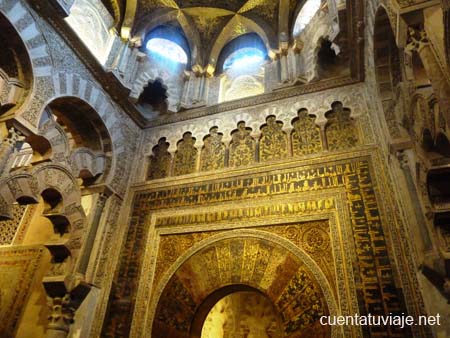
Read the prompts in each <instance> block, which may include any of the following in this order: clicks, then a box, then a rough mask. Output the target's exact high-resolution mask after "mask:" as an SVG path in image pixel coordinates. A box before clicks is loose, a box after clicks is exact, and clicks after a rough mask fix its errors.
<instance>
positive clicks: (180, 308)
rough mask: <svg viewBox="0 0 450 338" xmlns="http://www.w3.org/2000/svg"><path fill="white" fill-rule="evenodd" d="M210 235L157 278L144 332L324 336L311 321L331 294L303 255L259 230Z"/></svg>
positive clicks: (332, 310)
mask: <svg viewBox="0 0 450 338" xmlns="http://www.w3.org/2000/svg"><path fill="white" fill-rule="evenodd" d="M214 237H216V239H215V240H214V238H210V239H208V240H207V243H206V244H205V243H203V245H201V246H199V247H197V248H196V249H195V252H192V251H191V252H190V253H187V254H186V255H184V256H183V257H180V259H179V260H178V261H177V263H175V264H174V266H173V267H172V268H171V269H170V270H169V271H168V272H167V274H166V275H165V278H163V279H162V280H161V283H159V287H158V288H157V289H158V290H159V291H158V290H156V293H155V296H156V297H157V299H155V301H154V302H152V303H153V304H154V305H153V306H151V308H152V307H153V309H150V314H151V315H150V318H149V320H150V321H151V322H152V324H151V337H153V338H162V337H171V338H177V337H180V338H181V337H186V338H188V337H192V338H211V337H212V336H211V334H213V336H214V335H215V336H214V338H216V336H217V338H226V337H246V338H248V337H273V338H275V337H302V338H307V337H314V338H328V337H332V329H331V327H330V326H322V325H320V322H319V320H320V317H321V316H328V315H333V314H336V302H335V299H334V296H333V293H334V292H333V291H332V290H331V287H330V285H329V283H328V282H327V280H326V277H325V275H324V274H323V273H322V272H321V271H320V269H319V268H318V266H317V265H315V263H314V261H312V259H311V258H310V257H309V256H308V255H307V254H306V253H305V252H302V251H301V250H300V249H298V248H297V249H295V248H294V247H289V245H286V246H285V245H284V244H285V243H283V240H280V241H276V240H272V239H271V238H270V235H268V234H267V233H264V232H259V231H247V232H241V233H240V235H239V232H234V233H233V234H231V235H223V236H221V235H218V236H214ZM274 237H275V236H274ZM318 241H319V242H320V243H325V241H321V240H320V239H318ZM333 336H334V335H333Z"/></svg>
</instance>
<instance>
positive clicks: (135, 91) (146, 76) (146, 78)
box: [130, 68, 180, 112]
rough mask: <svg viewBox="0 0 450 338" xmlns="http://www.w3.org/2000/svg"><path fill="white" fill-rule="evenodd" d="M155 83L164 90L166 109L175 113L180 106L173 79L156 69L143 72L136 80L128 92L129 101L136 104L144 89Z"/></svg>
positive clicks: (177, 90)
mask: <svg viewBox="0 0 450 338" xmlns="http://www.w3.org/2000/svg"><path fill="white" fill-rule="evenodd" d="M155 81H159V82H160V83H161V84H162V85H163V87H165V88H166V95H167V109H168V110H169V111H171V112H177V111H178V109H179V105H180V91H179V89H178V87H177V85H176V84H175V83H174V81H173V79H172V78H171V77H170V76H169V75H168V74H167V73H165V72H163V71H162V70H161V69H158V68H153V69H151V70H149V71H148V72H143V73H141V74H140V75H139V76H138V77H137V78H136V80H135V81H134V83H133V86H132V88H131V92H130V99H131V101H132V102H134V103H137V101H138V99H139V97H140V96H141V94H142V92H143V91H144V88H145V87H147V86H148V84H149V83H150V82H155Z"/></svg>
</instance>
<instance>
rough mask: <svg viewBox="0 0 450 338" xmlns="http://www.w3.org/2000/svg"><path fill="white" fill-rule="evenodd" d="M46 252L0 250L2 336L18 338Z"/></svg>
mask: <svg viewBox="0 0 450 338" xmlns="http://www.w3.org/2000/svg"><path fill="white" fill-rule="evenodd" d="M42 255H43V249H42V248H37V247H14V248H2V249H0V332H1V333H2V336H3V337H14V331H15V329H17V327H16V326H17V323H18V321H19V317H20V315H21V313H22V310H23V307H24V306H25V303H26V300H27V297H28V293H29V291H30V287H31V285H32V282H33V278H34V276H35V275H36V270H37V268H38V265H39V263H40V261H41V258H42Z"/></svg>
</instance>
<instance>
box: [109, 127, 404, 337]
mask: <svg viewBox="0 0 450 338" xmlns="http://www.w3.org/2000/svg"><path fill="white" fill-rule="evenodd" d="M241 131H246V130H245V125H243V126H241ZM246 135H247V136H249V134H248V133H246ZM338 188H342V189H343V191H345V192H346V196H347V197H346V199H347V203H346V205H347V206H348V213H349V217H350V219H349V221H350V222H351V231H352V234H351V236H352V238H354V243H352V245H354V247H355V250H356V257H355V259H356V261H355V263H354V264H353V266H352V267H351V268H352V269H353V274H354V276H355V278H356V280H358V281H359V283H358V284H357V286H356V294H357V297H358V301H357V304H359V313H360V314H361V315H363V314H367V313H371V314H374V315H378V314H388V313H390V312H391V313H398V312H405V309H404V306H403V299H402V297H403V296H402V294H401V293H400V292H399V291H398V290H399V288H398V285H396V282H395V280H394V277H393V271H392V265H391V261H390V259H389V255H388V252H387V245H386V240H385V237H384V232H383V226H382V223H381V217H380V212H379V206H378V202H377V198H376V195H375V191H374V189H373V178H372V173H371V159H370V157H368V156H362V155H361V157H358V158H353V159H347V160H342V161H340V162H339V161H334V162H333V164H331V163H328V164H326V165H323V164H316V165H310V166H306V167H298V168H289V169H283V170H276V171H274V170H272V169H270V170H268V171H267V172H259V173H256V174H252V175H251V176H246V177H245V176H238V177H229V178H222V179H216V180H214V181H208V182H198V183H191V184H188V185H185V186H171V187H167V188H160V189H154V190H148V191H141V192H139V193H137V195H136V196H135V200H134V207H133V215H132V217H131V223H130V225H129V228H128V235H127V237H126V238H127V242H126V245H125V247H126V248H127V250H124V252H123V253H122V256H121V263H120V267H119V272H118V275H119V276H120V277H119V278H118V279H116V281H115V283H114V287H113V290H112V294H114V295H115V298H113V299H110V303H111V302H112V303H111V306H112V308H114V306H115V305H114V304H116V301H115V299H117V300H119V301H120V299H122V298H123V297H127V299H129V295H130V294H131V295H135V294H136V292H137V283H138V281H139V275H136V274H133V273H131V274H129V273H128V271H129V270H130V269H131V267H133V270H134V269H136V271H139V269H140V266H141V264H142V259H143V258H142V250H143V246H144V245H145V242H144V239H143V238H145V236H142V235H137V234H139V233H140V234H144V233H146V232H147V231H148V226H149V225H148V221H147V220H148V215H149V214H151V213H153V212H154V211H156V210H168V209H169V208H176V207H184V208H187V207H199V206H205V207H206V206H208V205H210V204H211V203H217V202H229V203H231V202H232V201H240V202H244V203H247V202H248V201H251V200H254V199H256V198H263V197H267V198H274V197H276V196H280V197H282V196H288V194H290V193H306V192H308V193H312V194H314V193H319V192H321V191H322V192H324V191H327V190H328V189H338ZM316 203H317V202H316ZM274 204H277V203H275V202H274ZM278 204H279V203H278ZM281 204H282V203H281ZM323 205H324V204H323ZM254 207H255V208H256V206H254ZM245 208H250V209H251V207H250V206H247V207H246V206H244V205H242V206H238V205H236V207H235V209H236V210H240V209H245ZM281 210H285V209H283V208H281ZM286 210H290V208H287V209H286ZM204 212H205V213H206V214H207V213H208V212H207V210H205V211H204ZM235 212H236V213H237V215H238V214H239V211H235ZM250 212H254V214H253V216H252V217H255V219H260V217H261V214H260V212H259V211H258V210H255V211H250V210H248V211H246V212H244V211H242V214H243V215H244V214H246V215H248V217H250V215H251V214H250ZM267 212H269V213H270V212H276V209H274V208H272V207H271V208H269V209H267ZM222 213H223V212H222V211H220V212H216V214H217V216H207V215H205V222H207V221H208V217H224V216H220V215H223V214H222ZM199 214H200V212H199ZM210 214H211V213H210ZM168 217H172V218H171V220H175V218H174V217H187V216H181V215H180V216H175V215H173V216H168ZM192 217H194V216H192ZM195 217H197V219H200V221H201V217H203V216H195ZM236 217H238V216H236ZM212 219H213V218H211V220H210V221H212ZM244 219H245V218H244ZM170 222H173V221H170ZM170 222H169V221H164V223H163V224H169V223H170ZM176 223H177V224H179V221H176ZM181 226H182V225H181ZM316 229H317V228H316ZM270 231H271V232H272V231H275V230H273V229H271V230H270ZM322 234H323V232H322V230H320V229H319V230H318V231H315V230H312V229H311V230H309V231H307V232H305V233H304V235H302V236H301V237H299V238H297V239H295V240H296V241H297V242H299V243H300V242H301V243H303V244H302V245H304V250H305V251H308V252H310V254H311V256H313V255H317V256H330V257H331V255H323V252H321V250H329V249H326V248H328V244H325V241H324V237H323V236H322ZM224 243H225V242H224ZM224 245H225V244H224ZM227 248H230V249H229V250H231V251H230V252H233V250H234V249H233V246H229V245H225V246H220V248H218V249H217V250H219V251H220V256H221V257H226V256H227V255H229V254H228V253H227V252H228V251H227V250H228V249H227ZM239 250H244V251H243V252H246V253H244V254H243V255H244V257H246V258H245V259H243V260H242V262H243V263H242V264H244V262H245V264H244V265H242V266H241V267H240V269H236V270H234V269H231V270H230V269H229V268H227V267H226V266H227V265H226V264H224V265H222V264H221V265H214V264H212V262H217V259H215V258H214V257H216V258H217V253H216V252H218V251H214V250H213V251H211V250H208V251H205V253H204V255H202V257H203V258H202V259H203V263H202V264H200V265H195V267H191V268H189V269H191V271H192V269H194V271H196V270H195V269H203V267H211V269H212V270H211V271H209V272H208V271H206V272H205V271H203V270H202V271H197V272H195V274H198V275H199V276H202V278H201V279H199V280H195V279H193V278H190V277H189V278H185V279H182V280H180V279H179V278H178V277H174V278H175V279H177V280H175V279H174V280H172V281H170V284H171V285H172V284H173V287H170V289H171V290H180V291H179V294H180V295H183V297H184V298H182V299H183V303H180V304H186V305H187V307H186V308H185V310H186V311H184V310H183V313H184V315H182V316H181V315H180V316H181V317H180V316H179V317H176V318H174V319H173V320H176V322H172V323H173V325H174V326H173V327H180V329H182V327H183V326H184V327H186V325H188V324H182V323H186V322H189V320H191V319H192V318H191V317H190V316H192V315H193V312H192V311H191V310H189V309H192V308H193V307H195V304H196V303H195V301H194V300H196V299H199V298H202V297H206V295H207V294H206V293H207V292H206V291H207V290H210V291H209V292H212V291H214V288H215V287H218V286H219V284H220V283H219V281H220V280H221V279H220V278H225V279H224V280H231V282H232V283H234V281H236V282H239V281H243V280H244V281H245V280H247V281H248V280H249V281H252V280H253V281H255V280H259V281H260V283H266V284H264V285H266V286H267V285H269V284H270V281H269V280H266V279H264V278H263V277H257V278H256V277H255V276H261V275H260V273H259V272H258V273H256V272H253V273H251V271H252V269H253V268H252V267H251V266H252V264H253V263H252V262H255V261H254V257H255V256H254V255H255V253H254V252H253V251H248V252H247V251H245V250H246V249H245V246H244V247H243V248H242V249H239ZM252 250H253V249H252ZM264 252H265V253H263V252H262V253H261V255H263V256H261V259H262V260H263V261H266V260H265V258H263V257H269V258H267V262H268V264H270V263H271V262H272V261H273V257H275V255H276V252H275V251H272V252H271V253H268V252H266V251H264ZM257 255H259V254H257ZM317 264H320V266H321V269H322V271H323V272H324V274H325V275H326V276H328V277H327V279H328V278H332V274H331V271H332V270H333V269H332V268H329V270H328V271H327V269H325V268H323V266H324V265H326V264H327V262H326V261H322V262H320V261H319V263H317ZM341 264H342V263H341ZM188 266H189V265H186V268H187V267H188ZM214 266H216V268H213V267H214ZM221 266H222V267H221ZM257 266H258V269H265V266H266V265H265V263H264V264H263V263H261V264H259V263H258V264H257ZM255 267H256V265H255ZM267 269H269V267H268V266H267ZM271 269H272V270H271V271H272V272H271V273H270V274H271V275H273V271H276V268H274V267H272V268H271ZM273 269H275V270H273ZM282 270H283V271H285V275H289V276H291V277H292V276H293V275H294V274H295V273H296V272H297V271H298V270H299V267H298V266H297V267H295V264H294V265H287V266H285V267H284V268H282ZM183 271H188V270H183ZM228 271H230V272H228ZM233 271H236V272H233ZM237 271H240V272H239V273H238V272H237ZM253 271H254V270H253ZM258 271H259V270H258ZM261 271H262V270H261ZM267 271H269V270H267ZM130 272H132V271H130ZM159 273H161V270H160V272H159ZM180 273H181V270H180ZM230 274H231V277H229V276H230ZM262 275H263V276H264V273H262ZM177 276H181V275H180V274H177ZM185 276H190V274H186V275H185ZM203 276H205V278H203ZM207 276H214V278H213V279H208V278H209V277H208V278H206V277H207ZM220 276H223V277H220ZM233 276H235V277H233ZM238 276H242V277H238ZM244 276H246V277H244ZM255 278H256V279H255ZM259 278H261V279H259ZM280 281H281V280H280ZM186 283H197V284H196V286H193V287H192V288H193V289H194V290H199V291H198V292H197V294H193V295H189V293H185V292H184V291H183V292H182V291H181V290H186V289H185V288H184V287H183V285H187V284H186ZM202 285H203V286H202ZM250 285H251V284H250ZM253 285H254V284H253ZM286 285H287V284H285V286H280V285H279V286H276V285H275V284H274V285H273V286H270V287H269V288H268V291H267V294H268V295H269V296H270V295H272V296H273V295H274V294H275V293H276V294H279V295H280V294H281V293H280V292H281V291H280V289H281V290H283V289H284V288H285V287H286ZM125 290H126V294H125V293H124V292H125ZM201 290H204V291H201ZM277 290H278V291H277ZM171 292H175V291H171ZM169 296H174V294H173V293H171V294H165V295H163V297H162V298H161V299H166V300H167V299H170V297H169ZM179 297H180V296H178V298H179ZM133 299H134V298H133ZM119 304H121V305H120V306H122V307H123V303H120V302H119V303H117V306H119ZM189 304H190V305H189ZM183 306H184V305H183ZM163 307H164V306H163ZM133 308H134V300H132V301H131V302H128V303H127V305H126V309H125V308H124V309H123V311H122V312H121V313H120V314H117V311H116V312H115V315H114V316H109V319H107V320H106V322H105V329H107V331H106V332H109V333H110V334H113V336H115V337H126V334H124V335H122V334H120V332H126V331H123V330H122V329H120V328H126V327H129V325H130V323H131V318H132V316H131V313H132V309H133ZM170 309H174V308H173V306H172V307H168V308H167V311H169V312H168V313H167V314H166V315H165V316H166V317H167V318H168V317H170V316H169V313H170V311H172V310H170ZM172 314H173V312H172ZM166 317H164V318H166ZM107 318H108V317H107ZM161 318H163V317H161ZM172 318H173V317H172ZM156 319H157V320H158V318H156ZM168 323H170V322H168ZM299 323H300V324H301V323H302V322H301V321H300V322H299ZM303 323H305V322H303ZM171 325H172V324H171ZM157 327H158V325H156V326H154V329H155V330H156V329H157ZM313 327H314V326H311V327H310V329H311V330H313V329H312V328H313ZM318 328H320V326H319V327H314V330H316V329H318ZM314 330H313V331H312V332H314ZM368 330H369V331H370V334H371V335H372V336H374V337H377V336H383V335H390V336H391V337H409V336H410V331H409V328H405V329H403V330H402V329H400V328H396V327H387V328H379V327H377V328H368ZM305 332H306V331H305ZM312 334H313V333H311V337H314V335H312Z"/></svg>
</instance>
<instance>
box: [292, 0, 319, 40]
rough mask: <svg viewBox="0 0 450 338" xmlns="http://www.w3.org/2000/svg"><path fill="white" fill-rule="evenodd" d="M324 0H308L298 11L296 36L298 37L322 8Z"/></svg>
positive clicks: (295, 26) (295, 28) (295, 27)
mask: <svg viewBox="0 0 450 338" xmlns="http://www.w3.org/2000/svg"><path fill="white" fill-rule="evenodd" d="M321 3H322V0H306V2H305V4H304V5H303V7H302V9H301V10H300V12H299V13H298V16H297V20H295V25H294V37H297V36H298V35H299V34H300V33H301V32H302V31H303V30H304V29H305V27H306V26H307V25H308V24H309V22H310V21H311V19H312V18H313V17H314V15H316V13H317V11H318V10H319V9H320V5H321Z"/></svg>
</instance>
